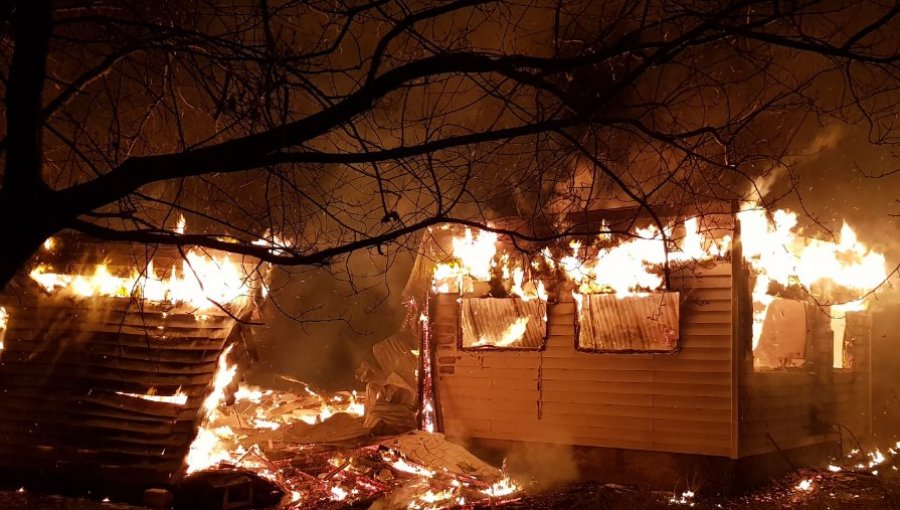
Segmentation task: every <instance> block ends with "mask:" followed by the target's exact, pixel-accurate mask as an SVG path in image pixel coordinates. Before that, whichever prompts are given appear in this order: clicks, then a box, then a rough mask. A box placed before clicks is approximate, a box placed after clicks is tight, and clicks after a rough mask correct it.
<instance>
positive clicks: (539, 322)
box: [460, 298, 547, 350]
mask: <svg viewBox="0 0 900 510" xmlns="http://www.w3.org/2000/svg"><path fill="white" fill-rule="evenodd" d="M546 317H547V303H546V301H542V300H540V299H532V300H529V301H523V300H521V299H518V298H462V301H461V306H460V330H461V332H462V335H461V345H460V347H462V348H463V349H531V350H538V349H541V348H542V347H543V346H544V339H545V338H546V337H547V320H546Z"/></svg>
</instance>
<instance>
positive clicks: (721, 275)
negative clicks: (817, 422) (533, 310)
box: [432, 262, 737, 457]
mask: <svg viewBox="0 0 900 510" xmlns="http://www.w3.org/2000/svg"><path fill="white" fill-rule="evenodd" d="M731 274H732V273H731V263H730V262H717V263H714V264H712V265H710V266H709V267H706V268H694V269H692V270H690V271H684V272H683V273H682V274H674V275H672V280H671V281H672V290H675V291H679V292H680V293H681V296H682V307H681V329H680V332H681V338H680V342H681V348H680V351H679V352H677V353H675V354H601V353H588V352H579V351H576V350H575V336H574V334H575V322H576V310H575V304H574V303H573V302H571V301H567V302H560V303H558V304H551V305H550V306H549V310H548V317H549V323H548V330H549V331H548V341H547V345H546V348H545V349H544V350H542V351H531V352H526V351H519V352H509V351H507V352H504V351H489V352H463V351H460V350H459V349H458V347H457V343H458V338H457V335H458V331H459V327H458V320H459V315H458V314H459V305H458V303H457V297H458V296H456V295H455V294H454V295H450V294H444V295H438V296H436V298H435V300H434V308H433V310H432V326H433V334H434V344H435V353H434V358H435V362H436V363H435V378H434V380H435V386H436V392H437V401H438V405H439V417H440V420H441V424H442V427H443V430H444V432H445V433H446V434H447V435H448V436H451V437H458V438H476V439H494V440H515V441H525V442H542V443H565V444H575V445H585V446H600V447H611V448H627V449H638V450H651V451H664V452H675V453H691V454H705V455H714V456H723V457H730V456H734V455H735V453H736V444H737V442H736V436H735V429H734V419H733V413H734V412H735V408H734V405H735V393H734V383H733V380H734V377H735V373H734V370H733V368H732V360H733V357H732V352H733V346H732V343H733V341H732V339H733V338H734V337H733V335H732V276H731Z"/></svg>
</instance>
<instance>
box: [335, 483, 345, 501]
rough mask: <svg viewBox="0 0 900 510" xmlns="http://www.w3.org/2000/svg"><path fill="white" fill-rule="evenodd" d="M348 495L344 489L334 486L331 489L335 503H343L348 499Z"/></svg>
mask: <svg viewBox="0 0 900 510" xmlns="http://www.w3.org/2000/svg"><path fill="white" fill-rule="evenodd" d="M348 495H349V493H348V492H347V491H346V490H345V489H344V488H343V487H338V486H334V487H332V488H331V498H332V499H334V500H335V501H343V500H345V499H347V496H348Z"/></svg>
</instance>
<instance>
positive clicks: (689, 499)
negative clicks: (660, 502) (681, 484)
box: [669, 491, 694, 506]
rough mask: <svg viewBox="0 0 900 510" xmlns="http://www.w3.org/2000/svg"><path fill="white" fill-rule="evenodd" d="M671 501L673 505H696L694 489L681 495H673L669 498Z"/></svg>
mask: <svg viewBox="0 0 900 510" xmlns="http://www.w3.org/2000/svg"><path fill="white" fill-rule="evenodd" d="M669 503H672V504H673V505H688V506H694V491H684V492H682V493H681V495H680V496H677V495H672V497H671V498H669Z"/></svg>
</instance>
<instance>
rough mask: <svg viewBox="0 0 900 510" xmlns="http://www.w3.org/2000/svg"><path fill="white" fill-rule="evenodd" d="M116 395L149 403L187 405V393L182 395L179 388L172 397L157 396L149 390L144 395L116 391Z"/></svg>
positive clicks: (153, 391) (154, 391)
mask: <svg viewBox="0 0 900 510" xmlns="http://www.w3.org/2000/svg"><path fill="white" fill-rule="evenodd" d="M116 394H117V395H123V396H126V397H132V398H140V399H143V400H149V401H150V402H161V403H165V404H175V405H178V406H183V405H185V404H187V401H188V396H187V393H184V392H183V391H181V388H178V390H177V391H176V392H175V394H174V395H158V394H156V390H154V389H151V390H150V391H149V392H147V393H146V394H140V393H124V392H121V391H117V392H116Z"/></svg>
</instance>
